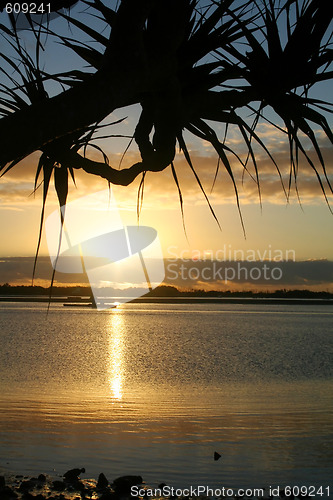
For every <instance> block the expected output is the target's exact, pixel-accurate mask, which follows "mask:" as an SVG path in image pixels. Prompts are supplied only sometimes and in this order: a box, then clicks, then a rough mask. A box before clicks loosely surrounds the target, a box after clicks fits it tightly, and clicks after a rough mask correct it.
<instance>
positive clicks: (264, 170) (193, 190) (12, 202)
mask: <svg viewBox="0 0 333 500" xmlns="http://www.w3.org/2000/svg"><path fill="white" fill-rule="evenodd" d="M258 134H259V136H260V137H261V138H262V140H264V141H265V143H266V145H267V147H268V148H269V150H270V151H272V153H273V156H274V158H275V161H276V163H277V164H278V166H279V169H280V173H281V177H282V181H283V185H284V188H285V192H287V193H288V191H289V183H290V201H291V202H296V203H297V202H298V200H297V193H296V189H295V180H294V175H293V172H292V175H291V177H290V157H289V146H288V144H287V141H286V139H285V135H284V134H283V133H282V132H279V131H278V130H277V129H276V128H274V127H273V126H271V125H269V124H260V125H259V126H258ZM318 141H319V143H320V146H321V150H322V153H323V158H324V160H325V167H326V170H327V174H328V176H329V178H330V179H331V182H332V176H333V148H331V147H330V145H329V143H328V141H327V139H325V138H324V137H323V134H322V133H318ZM202 142H203V144H201V143H202ZM227 144H229V146H230V147H232V148H234V149H235V150H236V152H237V154H238V155H239V156H240V157H241V158H242V160H243V161H245V160H246V157H247V153H246V150H245V147H244V141H243V140H241V138H240V137H239V134H236V132H233V133H232V134H231V138H230V141H229V142H227ZM307 146H308V148H309V149H308V150H307V151H308V153H309V155H310V157H311V159H312V160H313V162H314V164H315V165H316V167H317V168H318V171H319V172H320V173H319V176H320V179H321V181H322V183H323V186H324V187H325V191H326V193H327V195H328V197H329V199H330V201H331V202H332V201H333V200H332V195H329V186H328V184H327V181H326V179H325V176H324V173H323V170H322V167H321V166H320V163H319V160H318V157H317V156H316V154H315V152H314V151H313V149H311V148H310V145H309V144H307ZM254 149H255V152H256V162H257V167H258V172H259V183H260V190H261V194H262V198H263V200H264V201H267V202H270V203H273V204H285V203H286V195H285V192H284V190H283V187H282V183H281V179H280V177H279V174H278V171H277V169H276V167H275V165H274V164H273V162H272V161H271V159H270V158H269V157H268V156H267V154H266V153H265V152H264V151H263V149H262V148H260V147H259V146H255V148H254ZM189 150H190V156H191V160H192V163H193V166H194V169H195V172H196V174H197V175H198V177H199V179H200V182H201V184H202V186H203V188H204V190H205V192H206V194H207V195H208V197H209V199H210V200H211V203H212V205H213V206H217V205H222V204H225V203H235V190H234V186H233V182H232V180H231V178H230V176H229V174H228V173H227V171H226V169H225V167H224V166H223V164H221V163H220V165H219V169H218V171H217V164H218V161H217V155H216V153H214V152H213V151H212V147H211V146H210V145H209V144H208V143H207V142H205V141H197V142H194V143H191V142H190V143H189ZM89 156H90V157H91V158H93V159H97V160H98V159H99V160H100V159H101V157H100V156H98V155H97V154H96V153H95V152H94V151H93V150H90V151H89ZM109 158H110V164H111V165H112V166H113V167H114V168H118V167H119V165H120V160H121V159H122V154H121V153H112V152H111V153H109ZM139 159H140V157H139V154H138V152H137V150H136V148H134V147H132V148H130V149H129V151H128V152H127V153H126V155H125V157H124V158H123V161H122V163H121V168H128V167H129V166H131V165H132V164H134V163H136V162H137V161H138V160H139ZM229 159H230V163H231V165H232V169H233V173H234V178H235V182H236V185H237V189H238V193H239V197H240V200H241V202H242V203H243V204H247V203H258V201H259V195H258V185H257V183H256V171H255V167H254V165H253V163H252V162H251V159H249V162H248V164H247V171H244V169H243V167H242V166H241V165H240V163H239V162H238V160H237V159H236V158H235V156H233V155H231V154H229ZM37 163H38V154H37V153H35V154H33V155H31V156H30V157H29V158H27V159H26V160H24V161H23V162H21V163H20V164H18V165H17V166H15V167H14V168H13V169H12V170H11V171H10V172H8V173H7V174H6V175H5V176H4V177H3V178H1V182H0V199H1V204H2V207H8V208H10V207H11V208H13V207H19V206H20V205H22V204H24V205H25V206H27V205H37V204H39V205H40V204H41V199H42V193H41V189H39V191H38V192H37V194H36V198H34V197H33V196H30V195H31V193H32V191H33V187H34V177H35V172H36V167H37ZM174 165H175V170H176V173H177V177H178V180H179V184H180V187H181V191H182V196H183V198H184V200H185V202H186V203H190V204H204V203H206V201H205V197H204V195H203V193H202V192H201V188H200V186H199V184H198V182H197V180H196V178H195V175H194V173H193V172H192V171H191V168H190V166H189V165H188V163H187V162H186V160H185V158H184V156H183V155H182V154H181V153H178V154H177V155H176V158H175V162H174ZM216 172H217V176H216V181H215V183H214V178H215V174H216ZM75 177H76V182H77V186H78V189H77V190H76V188H75V187H74V186H71V187H70V195H69V198H70V199H73V198H75V197H77V196H84V195H85V194H88V193H90V192H91V191H93V190H94V191H98V190H100V189H105V188H106V187H107V183H106V181H105V180H103V179H100V178H98V177H97V176H92V175H88V174H86V173H84V172H82V171H79V170H75ZM140 179H141V177H140V178H138V179H136V180H135V181H134V183H133V184H132V185H131V186H128V187H116V188H115V189H116V192H117V193H119V194H118V195H117V199H119V201H120V202H123V203H126V200H127V201H129V200H131V201H132V202H133V203H135V202H136V197H137V190H138V186H139V183H140ZM40 180H41V179H40ZM70 184H71V182H70ZM213 184H214V188H213V190H212V186H213ZM297 188H298V192H299V195H300V198H301V200H302V201H303V202H304V203H318V202H320V203H321V202H322V200H323V193H322V190H321V187H320V184H319V182H318V178H317V175H316V173H315V172H314V170H313V169H312V168H311V166H310V165H309V164H308V162H307V161H306V160H305V159H304V158H303V157H302V156H301V157H300V161H299V169H298V173H297ZM144 192H145V197H144V204H145V206H147V205H148V207H149V206H151V207H153V206H156V204H157V205H158V206H159V205H160V206H165V207H167V208H169V209H171V208H175V207H178V206H179V195H178V190H177V186H176V184H175V181H174V178H173V175H172V172H171V169H170V168H168V169H166V170H165V171H163V172H157V173H152V172H148V174H147V175H146V179H145V190H144ZM49 202H50V203H51V204H53V205H56V203H57V199H56V195H55V192H54V188H53V186H51V187H50V195H49Z"/></svg>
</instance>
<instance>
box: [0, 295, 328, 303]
mask: <svg viewBox="0 0 333 500" xmlns="http://www.w3.org/2000/svg"><path fill="white" fill-rule="evenodd" d="M116 299H117V298H115V299H114V300H116ZM119 299H120V300H121V298H119ZM111 300H112V299H111ZM0 302H44V303H49V302H50V303H51V304H53V303H63V304H69V303H70V304H72V305H73V306H75V305H77V306H80V305H89V303H90V302H91V301H90V299H89V298H82V299H78V300H75V298H74V297H52V298H51V299H50V300H49V298H48V297H45V296H35V297H34V296H21V297H20V296H16V295H11V296H0ZM130 302H131V303H132V304H269V305H287V304H290V305H328V306H332V305H333V300H332V299H320V298H318V299H314V298H309V299H306V298H274V297H265V298H262V297H258V298H254V297H140V298H136V299H133V300H131V301H130Z"/></svg>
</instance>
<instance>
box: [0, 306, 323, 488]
mask: <svg viewBox="0 0 333 500" xmlns="http://www.w3.org/2000/svg"><path fill="white" fill-rule="evenodd" d="M332 319H333V310H332V309H331V307H325V306H292V305H285V306H279V305H271V306H270V305H262V306H260V305H233V304H231V305H228V304H223V305H217V304H198V305H196V304H186V305H183V304H179V305H177V304H176V305H174V304H170V305H163V304H159V305H152V304H139V305H134V304H126V305H124V306H121V307H120V308H118V309H116V310H111V311H103V312H97V311H93V310H89V309H83V308H73V309H67V308H63V307H62V306H61V305H54V306H52V308H51V311H50V313H49V315H48V316H46V307H45V306H44V305H43V304H14V303H2V304H0V336H1V337H0V342H1V344H0V345H1V348H0V391H1V394H2V397H1V403H0V426H1V427H0V428H1V445H0V470H1V471H2V473H3V472H12V471H15V472H23V473H35V472H47V473H50V474H53V475H57V474H62V473H63V472H64V471H65V470H67V469H68V468H72V467H78V466H79V467H83V466H84V467H85V468H86V470H87V472H86V474H85V477H97V475H98V474H99V472H101V471H103V472H104V473H105V474H106V476H107V477H108V478H109V479H114V478H115V477H117V476H119V475H123V474H141V475H142V476H143V478H144V479H145V481H146V482H147V483H148V484H150V485H153V486H156V485H157V484H158V483H159V482H162V481H163V482H166V483H168V484H170V485H173V486H177V487H187V486H189V485H209V486H212V487H221V486H223V485H224V486H228V487H234V488H236V487H262V486H267V485H286V484H289V485H296V484H298V485H302V484H305V485H310V484H313V485H316V486H319V485H322V486H328V485H330V486H331V487H332V486H333V484H332V479H330V478H332V477H333V473H332V470H333V467H332V466H333V451H332V429H333V422H332V409H333V398H332V393H333V391H332V388H333V383H332V380H333V369H332V351H333V349H332V346H333V338H332V333H333V332H332V324H333V322H332ZM215 450H216V451H218V452H219V453H221V455H222V458H221V459H220V460H219V461H217V462H214V460H213V453H214V451H215Z"/></svg>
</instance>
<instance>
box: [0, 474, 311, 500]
mask: <svg viewBox="0 0 333 500" xmlns="http://www.w3.org/2000/svg"><path fill="white" fill-rule="evenodd" d="M84 472H85V469H71V470H69V471H67V472H66V473H65V474H64V475H63V476H62V477H59V478H52V477H50V476H46V475H44V474H40V475H39V476H38V477H29V476H22V475H16V476H0V500H83V499H87V500H88V499H89V500H126V499H132V500H133V499H136V498H138V499H140V500H142V499H149V498H151V499H153V498H154V499H161V500H162V499H163V500H167V499H170V500H176V499H178V498H179V499H181V500H189V498H197V499H198V500H200V499H205V498H207V497H208V498H216V499H220V500H222V499H223V498H240V496H239V492H237V493H238V494H236V492H234V491H233V490H231V489H229V488H222V489H220V490H219V491H217V490H214V491H213V490H211V491H212V493H210V492H209V491H207V492H200V491H198V488H204V487H203V486H200V487H196V488H192V487H191V488H188V489H184V490H181V489H176V488H173V487H171V486H168V485H166V484H165V483H161V484H159V485H158V486H155V487H154V488H152V487H151V486H147V485H146V484H145V483H144V481H143V479H142V477H141V476H132V475H131V476H121V477H118V478H116V479H114V480H113V481H109V480H108V479H107V478H106V476H105V475H104V474H103V473H101V474H99V477H98V479H97V480H96V479H81V478H80V474H81V473H84ZM206 488H208V487H207V486H206ZM192 489H193V491H192ZM254 491H257V492H258V494H257V495H255V494H253V493H254ZM254 491H253V490H242V498H252V499H255V498H261V499H263V500H265V499H268V498H272V497H273V496H275V497H277V498H285V497H286V494H285V491H284V490H281V491H280V489H279V488H278V489H277V490H276V493H275V494H274V492H273V491H270V493H273V495H272V494H271V495H269V494H268V492H267V491H266V490H265V488H263V489H261V490H254ZM290 498H292V499H294V498H296V497H294V496H293V495H292V496H290ZM300 498H301V497H300Z"/></svg>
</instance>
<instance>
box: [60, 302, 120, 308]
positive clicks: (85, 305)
mask: <svg viewBox="0 0 333 500" xmlns="http://www.w3.org/2000/svg"><path fill="white" fill-rule="evenodd" d="M63 306H64V307H90V308H91V309H97V306H96V304H93V303H86V302H84V303H82V302H64V303H63ZM115 307H117V306H116V305H115V304H109V306H108V309H114V308H115Z"/></svg>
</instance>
